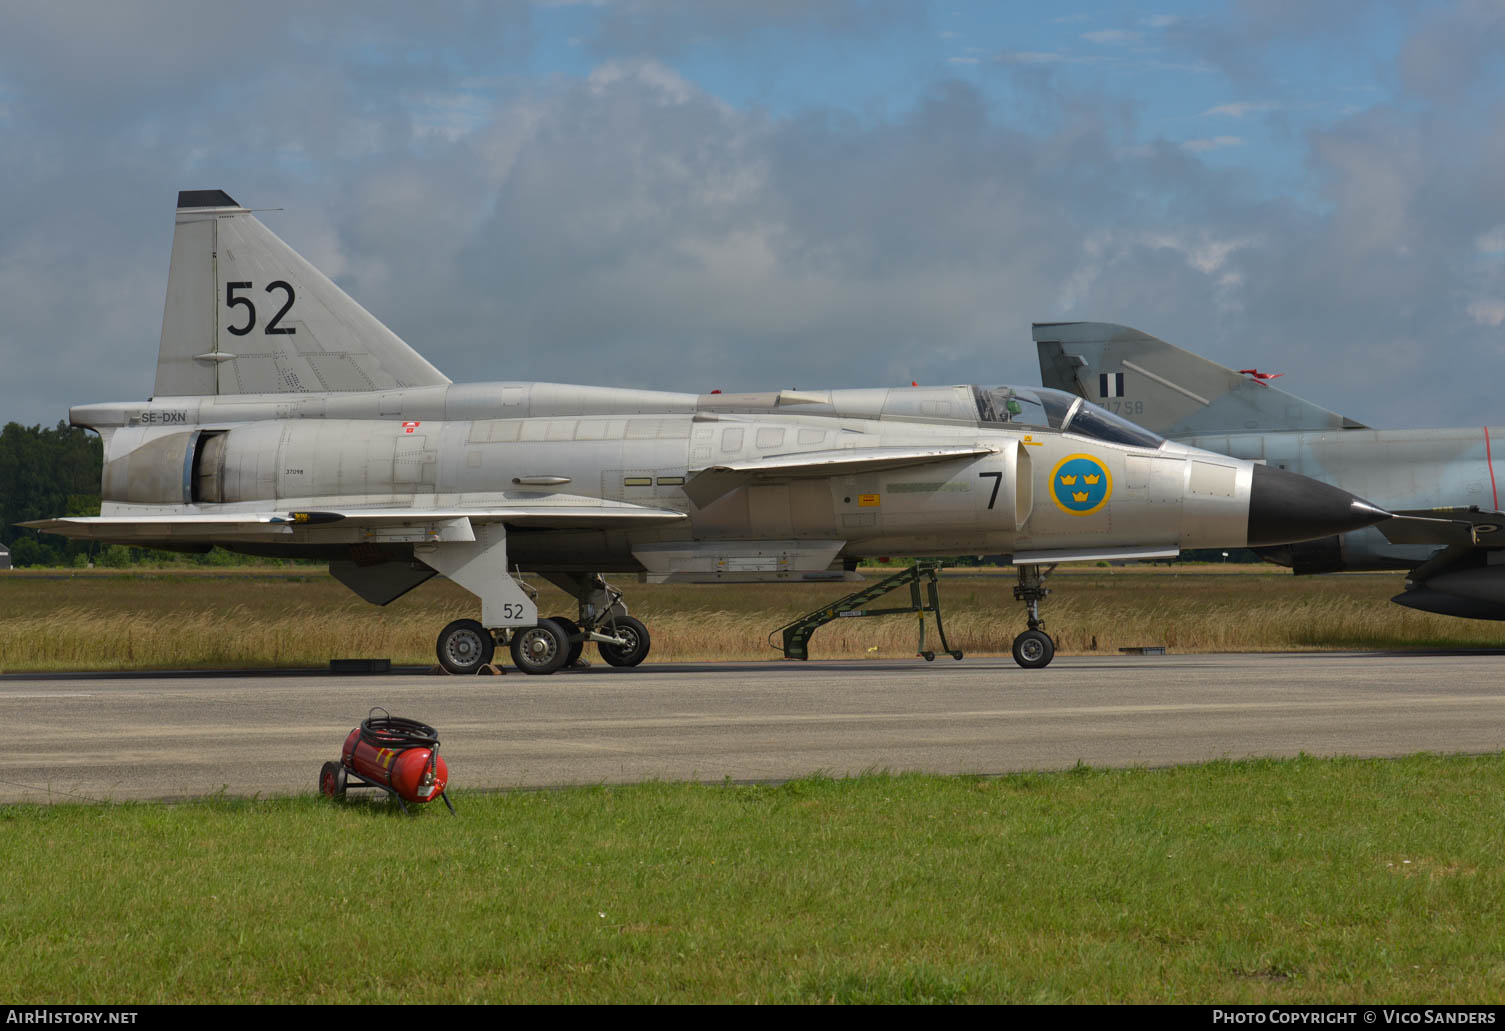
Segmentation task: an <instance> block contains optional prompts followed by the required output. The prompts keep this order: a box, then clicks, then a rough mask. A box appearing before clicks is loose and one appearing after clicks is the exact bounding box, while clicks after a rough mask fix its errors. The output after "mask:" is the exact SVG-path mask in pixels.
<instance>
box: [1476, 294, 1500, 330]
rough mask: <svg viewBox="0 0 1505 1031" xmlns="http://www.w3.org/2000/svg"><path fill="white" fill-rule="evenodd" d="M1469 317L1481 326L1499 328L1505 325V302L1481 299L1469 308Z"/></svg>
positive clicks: (1494, 299)
mask: <svg viewBox="0 0 1505 1031" xmlns="http://www.w3.org/2000/svg"><path fill="white" fill-rule="evenodd" d="M1467 311H1468V317H1469V318H1471V319H1473V320H1474V321H1475V322H1476V323H1478V324H1479V325H1481V326H1492V327H1498V326H1500V325H1501V324H1505V301H1502V300H1499V299H1498V298H1494V297H1490V298H1481V299H1480V300H1477V301H1474V302H1472V303H1471V304H1470V305H1469V306H1468V309H1467Z"/></svg>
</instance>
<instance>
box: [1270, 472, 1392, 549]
mask: <svg viewBox="0 0 1505 1031" xmlns="http://www.w3.org/2000/svg"><path fill="white" fill-rule="evenodd" d="M1389 518H1390V513H1389V512H1386V511H1385V510H1384V509H1382V508H1377V507H1375V506H1374V505H1371V504H1370V503H1369V502H1367V501H1365V500H1364V499H1363V498H1358V497H1355V496H1354V495H1352V494H1350V493H1348V491H1346V490H1340V489H1339V488H1337V487H1333V486H1331V485H1329V484H1326V483H1321V482H1319V481H1317V480H1313V479H1309V478H1308V477H1305V476H1300V475H1298V474H1296V473H1292V472H1287V471H1286V470H1284V469H1272V468H1270V467H1269V466H1267V465H1256V466H1255V467H1254V480H1253V482H1252V483H1251V484H1250V487H1249V547H1251V548H1258V547H1263V546H1265V545H1269V544H1291V543H1294V542H1296V541H1307V540H1314V539H1316V538H1318V537H1329V536H1331V535H1333V534H1339V533H1348V532H1349V531H1350V530H1358V529H1362V528H1363V527H1366V526H1373V525H1374V524H1375V523H1378V522H1382V521H1384V520H1386V519H1389Z"/></svg>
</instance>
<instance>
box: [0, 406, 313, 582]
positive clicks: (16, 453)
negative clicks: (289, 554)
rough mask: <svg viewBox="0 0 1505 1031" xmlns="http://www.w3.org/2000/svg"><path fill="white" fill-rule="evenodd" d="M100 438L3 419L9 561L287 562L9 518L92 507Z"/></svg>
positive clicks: (2, 536) (4, 536)
mask: <svg viewBox="0 0 1505 1031" xmlns="http://www.w3.org/2000/svg"><path fill="white" fill-rule="evenodd" d="M103 470H104V443H103V441H101V440H100V439H99V436H98V435H97V434H95V433H93V432H91V431H89V430H85V429H82V428H80V427H78V426H69V425H68V424H67V423H66V422H61V421H60V422H59V423H58V424H57V425H56V426H54V427H52V428H51V429H43V428H42V427H41V426H22V425H21V424H20V423H16V422H11V423H6V425H5V428H4V429H3V430H0V544H4V546H5V547H6V549H7V550H9V551H10V559H11V564H12V565H14V566H74V567H84V566H91V565H93V566H109V567H116V568H118V567H123V566H132V565H175V566H176V565H190V566H228V565H268V564H279V565H280V564H287V563H278V562H275V561H274V560H268V559H262V558H256V557H254V556H251V555H237V554H234V553H233V552H229V551H226V550H224V549H223V548H215V549H214V550H213V551H210V552H208V553H206V554H182V553H179V552H174V551H158V550H156V549H153V548H133V547H127V546H124V545H119V544H100V543H99V542H98V541H82V540H69V539H68V538H66V537H59V536H58V535H57V534H52V533H40V532H38V531H36V530H28V529H26V528H24V527H21V526H17V525H16V524H17V523H23V522H26V521H27V520H30V519H57V518H59V517H62V516H94V515H99V481H100V475H101V473H102V472H103Z"/></svg>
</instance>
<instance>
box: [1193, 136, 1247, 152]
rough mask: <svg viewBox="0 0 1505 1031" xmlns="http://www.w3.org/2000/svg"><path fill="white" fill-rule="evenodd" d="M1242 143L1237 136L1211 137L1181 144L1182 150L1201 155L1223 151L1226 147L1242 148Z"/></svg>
mask: <svg viewBox="0 0 1505 1031" xmlns="http://www.w3.org/2000/svg"><path fill="white" fill-rule="evenodd" d="M1242 146H1244V141H1243V139H1241V138H1240V137H1238V136H1211V137H1206V138H1204V139H1198V140H1187V141H1186V142H1184V143H1182V144H1181V149H1182V150H1189V151H1191V152H1192V153H1194V154H1201V153H1204V152H1206V151H1209V150H1223V149H1224V148H1226V147H1242Z"/></svg>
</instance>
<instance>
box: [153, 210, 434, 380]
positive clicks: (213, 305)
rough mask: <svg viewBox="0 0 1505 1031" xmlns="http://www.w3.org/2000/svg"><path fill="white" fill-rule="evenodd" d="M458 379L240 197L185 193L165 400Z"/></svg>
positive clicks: (165, 358) (164, 364)
mask: <svg viewBox="0 0 1505 1031" xmlns="http://www.w3.org/2000/svg"><path fill="white" fill-rule="evenodd" d="M448 382H449V379H448V378H447V377H446V376H445V375H444V374H443V373H441V372H440V371H439V370H438V369H436V368H434V367H433V366H432V365H430V364H429V363H428V362H427V361H426V360H425V359H424V358H423V356H422V355H420V354H419V353H418V352H417V351H414V350H413V349H412V348H411V347H409V346H408V345H407V344H405V343H403V342H402V340H401V339H400V338H399V337H398V336H397V335H396V334H395V333H393V332H392V331H391V330H390V329H388V328H387V327H386V326H384V325H382V324H381V322H380V321H379V320H378V319H377V318H376V317H375V316H374V315H372V314H371V313H370V312H368V311H367V310H366V309H365V308H362V307H361V306H360V305H359V304H357V303H356V302H355V301H354V300H352V299H351V297H350V296H349V295H348V294H346V293H345V291H343V290H341V289H340V288H339V287H338V286H336V285H335V284H334V282H333V281H331V280H330V279H329V277H327V276H325V275H324V274H323V273H322V272H320V271H319V270H318V269H316V268H314V267H313V266H312V265H311V264H309V263H308V262H307V261H306V260H304V259H303V257H302V256H300V255H299V254H298V252H296V251H294V250H293V249H292V248H291V247H289V246H288V245H287V244H285V243H283V242H282V240H280V239H278V237H277V236H276V234H274V233H273V232H272V231H271V230H270V229H268V228H267V227H266V226H264V225H262V224H261V222H260V220H258V219H257V218H256V216H255V215H253V214H251V212H250V211H249V210H248V209H246V208H244V207H242V206H240V205H239V204H237V203H236V202H235V201H234V200H233V199H232V198H231V197H230V195H229V194H227V193H225V192H224V191H223V190H184V191H183V192H181V193H179V194H178V212H177V219H176V227H175V229H174V230H173V237H172V263H171V266H170V268H169V270H168V276H167V304H166V307H165V308H164V309H163V313H162V344H161V348H160V350H159V351H158V352H157V383H156V389H155V390H154V391H153V394H154V396H156V397H175V396H183V395H202V394H299V393H322V392H325V391H346V390H386V389H393V388H399V387H416V386H436V385H444V384H447V383H448Z"/></svg>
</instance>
